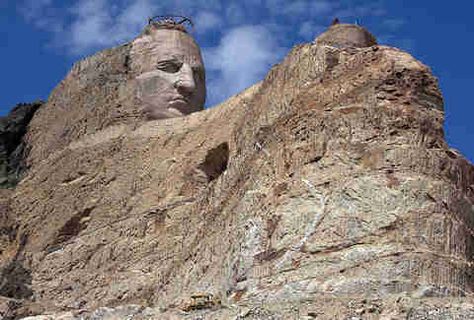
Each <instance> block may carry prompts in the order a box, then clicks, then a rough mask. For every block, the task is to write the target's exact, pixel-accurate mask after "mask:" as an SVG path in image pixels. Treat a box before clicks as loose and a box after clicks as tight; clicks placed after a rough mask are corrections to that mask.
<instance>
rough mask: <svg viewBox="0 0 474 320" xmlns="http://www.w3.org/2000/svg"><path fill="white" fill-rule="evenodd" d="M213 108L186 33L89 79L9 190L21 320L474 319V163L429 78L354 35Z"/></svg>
mask: <svg viewBox="0 0 474 320" xmlns="http://www.w3.org/2000/svg"><path fill="white" fill-rule="evenodd" d="M181 22H183V21H181ZM204 100H205V74H204V67H203V63H202V59H201V54H200V51H199V47H198V46H197V45H196V43H195V42H194V40H193V39H192V37H191V36H190V34H189V33H187V32H186V29H185V27H183V26H182V25H181V24H180V23H179V22H177V20H169V19H165V20H159V21H155V20H152V21H151V22H150V24H149V25H148V26H147V27H146V28H145V30H144V32H143V33H142V34H141V35H139V36H138V37H137V38H136V39H134V40H133V41H131V42H130V43H127V44H125V45H122V46H119V47H116V48H112V49H108V50H105V51H102V52H99V53H97V54H95V55H93V56H91V57H88V58H86V59H84V60H82V61H80V62H78V63H76V64H75V66H74V67H73V68H72V70H71V71H70V72H69V74H68V75H67V76H66V78H65V79H64V80H63V81H61V82H60V83H59V84H58V86H57V87H56V88H55V89H54V90H53V92H52V93H51V95H50V97H49V99H48V101H47V102H46V103H45V104H44V105H42V106H41V107H40V108H39V110H38V111H37V112H36V113H35V115H34V116H33V119H32V120H31V122H30V123H29V126H28V130H27V133H26V135H25V137H24V140H23V143H24V145H25V148H24V150H25V151H26V153H25V159H24V163H25V165H26V168H27V171H26V173H25V174H24V176H23V178H22V180H21V181H20V182H19V183H18V185H17V186H16V187H15V188H12V189H4V190H0V191H1V193H0V195H1V196H2V197H1V200H0V228H1V229H0V230H1V231H2V232H1V236H0V250H1V251H0V272H1V273H0V296H1V298H0V313H1V316H2V317H3V318H4V319H20V318H22V317H26V316H31V317H32V318H30V319H37V320H39V319H473V318H474V304H473V299H472V294H473V290H474V279H473V254H474V209H473V208H474V207H473V204H474V167H473V166H472V164H470V163H469V162H468V161H467V160H466V159H464V158H463V157H462V156H461V155H460V154H459V153H458V152H456V151H454V150H452V149H450V148H449V146H448V145H447V143H446V141H445V138H444V132H443V121H444V120H443V119H444V113H443V98H442V95H441V93H440V90H439V88H438V84H437V80H436V78H435V77H434V76H433V75H432V74H431V71H430V69H429V68H428V67H426V66H425V65H423V64H422V63H420V62H419V61H417V60H415V59H414V58H413V57H412V56H410V55H409V54H407V53H405V52H403V51H400V50H398V49H395V48H391V47H387V46H382V45H378V44H377V41H376V39H375V38H374V37H373V36H372V35H371V34H370V33H369V32H368V31H367V30H365V29H363V28H362V27H360V26H355V25H347V24H340V23H339V24H334V25H333V26H331V27H330V28H329V29H328V30H327V31H326V32H324V33H323V34H321V35H320V36H319V37H317V38H316V40H315V41H314V42H313V43H308V44H303V45H298V46H296V47H294V48H293V49H292V50H291V52H289V54H288V55H287V56H286V58H285V59H284V60H283V61H281V62H280V63H279V64H277V65H275V66H274V67H273V68H272V69H271V70H270V71H269V73H268V74H267V75H266V77H265V79H264V80H263V81H261V82H259V83H257V84H255V85H253V86H252V87H250V88H248V89H246V90H245V91H243V92H241V93H239V94H238V95H236V96H233V97H231V98H230V99H229V100H227V101H226V102H224V103H222V104H221V105H218V106H215V107H213V108H210V109H206V110H203V105H204ZM40 315H42V316H40Z"/></svg>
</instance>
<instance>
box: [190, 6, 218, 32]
mask: <svg viewBox="0 0 474 320" xmlns="http://www.w3.org/2000/svg"><path fill="white" fill-rule="evenodd" d="M222 23H223V21H222V19H221V18H220V17H219V16H218V15H217V14H215V13H213V12H209V11H199V12H198V13H197V15H196V16H195V18H194V24H195V27H196V30H197V32H198V33H205V32H207V31H209V30H212V29H215V28H217V27H219V26H221V25H222Z"/></svg>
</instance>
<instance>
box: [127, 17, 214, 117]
mask: <svg viewBox="0 0 474 320" xmlns="http://www.w3.org/2000/svg"><path fill="white" fill-rule="evenodd" d="M131 55H132V57H131V59H132V61H133V64H134V65H135V68H134V69H135V70H137V71H136V74H137V76H136V77H135V80H136V84H137V97H138V100H139V101H140V103H141V107H142V110H143V111H144V113H145V115H146V117H147V118H148V119H163V118H172V117H178V116H183V115H187V114H190V113H192V112H196V111H200V110H203V108H204V102H205V100H206V84H205V70H204V64H203V61H202V57H201V51H200V49H199V46H198V45H197V44H196V42H195V41H194V39H193V38H192V37H191V36H190V35H189V34H187V33H186V31H185V30H183V29H182V28H163V27H154V26H153V25H150V26H148V27H147V28H146V29H145V32H144V33H143V34H142V35H141V36H140V37H138V38H137V39H136V40H135V41H134V42H133V47H132V52H131Z"/></svg>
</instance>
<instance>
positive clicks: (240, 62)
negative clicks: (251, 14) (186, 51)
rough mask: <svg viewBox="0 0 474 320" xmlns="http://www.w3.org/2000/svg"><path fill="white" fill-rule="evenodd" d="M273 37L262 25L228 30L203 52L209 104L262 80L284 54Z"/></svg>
mask: <svg viewBox="0 0 474 320" xmlns="http://www.w3.org/2000/svg"><path fill="white" fill-rule="evenodd" d="M284 51H285V50H283V49H282V48H281V47H279V45H278V43H277V41H276V38H275V35H274V34H272V33H270V32H269V31H268V30H267V29H266V28H265V27H263V26H241V27H236V28H234V29H231V30H230V31H229V32H227V33H226V34H225V35H224V36H223V37H222V39H221V41H220V44H219V45H218V46H217V47H215V48H210V49H207V50H205V51H204V57H205V62H206V68H207V69H208V70H209V71H211V75H212V74H214V75H215V77H209V84H208V92H209V100H210V103H211V104H213V103H215V102H217V101H221V100H222V99H224V98H226V97H229V96H230V95H232V94H235V93H237V92H239V91H241V90H243V89H245V88H246V87H248V86H250V85H252V84H254V83H256V82H257V81H259V80H261V79H262V78H263V76H264V75H265V74H266V72H268V70H269V67H270V66H271V65H272V64H273V63H276V62H277V61H278V60H279V59H281V57H282V55H283V53H284Z"/></svg>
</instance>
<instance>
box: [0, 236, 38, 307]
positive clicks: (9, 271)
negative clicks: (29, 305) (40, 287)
mask: <svg viewBox="0 0 474 320" xmlns="http://www.w3.org/2000/svg"><path fill="white" fill-rule="evenodd" d="M25 244H26V237H21V240H20V245H19V248H18V251H17V253H16V255H15V257H14V258H13V259H12V260H11V261H10V262H9V263H8V264H7V265H6V266H5V267H4V268H3V269H2V270H1V274H0V296H4V297H8V298H13V299H26V298H29V297H31V296H32V295H33V291H32V290H31V281H32V276H31V271H30V270H28V269H26V268H25V267H24V266H23V262H22V256H21V253H22V251H23V248H24V246H25Z"/></svg>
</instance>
